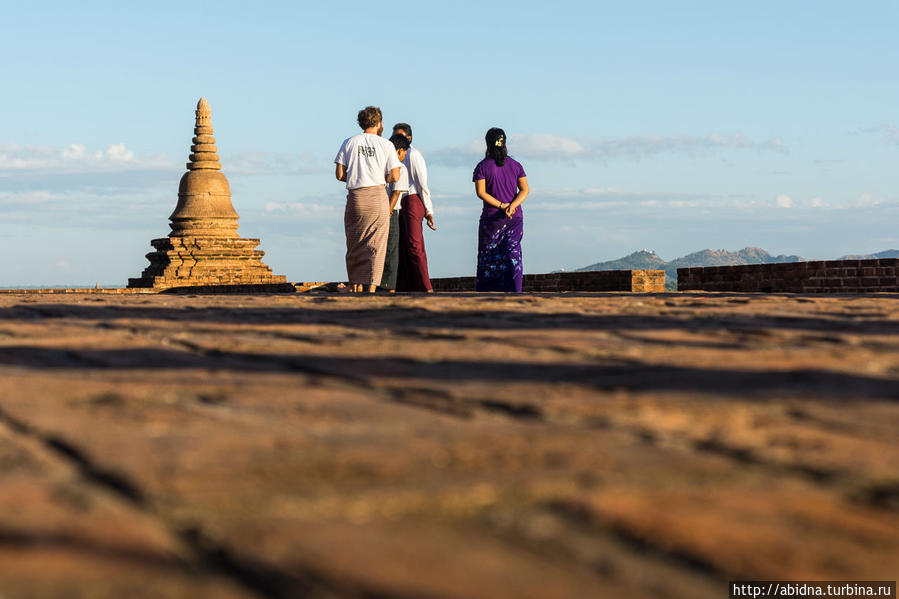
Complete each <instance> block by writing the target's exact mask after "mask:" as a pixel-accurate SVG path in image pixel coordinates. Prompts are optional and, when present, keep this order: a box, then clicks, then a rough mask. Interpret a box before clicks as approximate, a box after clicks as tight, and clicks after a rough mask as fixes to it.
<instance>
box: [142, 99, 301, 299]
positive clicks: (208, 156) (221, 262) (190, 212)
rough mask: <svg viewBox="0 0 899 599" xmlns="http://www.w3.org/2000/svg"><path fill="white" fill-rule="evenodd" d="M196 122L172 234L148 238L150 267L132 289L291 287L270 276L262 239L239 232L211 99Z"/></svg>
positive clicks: (199, 111)
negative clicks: (215, 133)
mask: <svg viewBox="0 0 899 599" xmlns="http://www.w3.org/2000/svg"><path fill="white" fill-rule="evenodd" d="M196 118H197V121H196V126H195V127H194V138H193V145H192V146H191V147H190V149H191V154H190V157H189V160H190V162H188V163H187V172H186V173H184V176H182V177H181V183H180V185H179V186H178V205H177V206H176V207H175V211H174V212H173V213H172V215H171V216H170V217H169V220H170V221H171V223H170V226H171V229H172V231H171V233H169V236H168V237H163V238H161V239H154V240H152V241H151V242H150V245H152V246H153V247H154V248H155V249H156V251H155V252H150V253H149V254H147V259H148V260H149V261H150V266H148V267H147V268H146V269H144V272H143V273H142V274H141V276H140V278H136V279H129V280H128V287H144V288H147V287H150V288H154V289H160V290H164V289H171V288H175V287H197V286H216V287H218V286H224V285H228V286H238V285H239V286H248V285H252V286H254V287H258V288H260V289H266V290H272V291H277V290H284V291H289V290H292V289H293V287H292V286H291V285H289V284H288V283H287V278H286V277H284V276H283V275H274V274H272V269H271V268H269V267H268V266H266V265H265V264H263V263H262V256H264V255H265V252H263V251H261V250H257V249H256V246H257V245H259V240H258V239H246V238H242V237H240V236H239V235H238V234H237V219H238V218H240V217H239V216H237V212H236V211H235V210H234V206H233V205H232V204H231V187H230V186H229V185H228V179H226V178H225V175H224V174H222V172H221V168H222V165H221V163H220V162H219V157H218V154H216V151H217V148H216V146H215V137H213V135H212V124H211V122H210V110H209V102H207V101H206V98H201V99H200V101H199V102H198V103H197V110H196Z"/></svg>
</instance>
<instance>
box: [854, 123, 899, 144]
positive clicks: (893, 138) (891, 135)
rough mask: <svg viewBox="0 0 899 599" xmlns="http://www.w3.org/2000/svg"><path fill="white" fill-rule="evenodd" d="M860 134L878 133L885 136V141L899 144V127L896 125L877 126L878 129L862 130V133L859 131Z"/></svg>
mask: <svg viewBox="0 0 899 599" xmlns="http://www.w3.org/2000/svg"><path fill="white" fill-rule="evenodd" d="M858 133H877V134H880V135H883V137H884V139H886V140H887V141H888V142H889V143H894V144H899V126H897V125H896V123H886V124H884V125H877V126H876V127H870V128H868V129H862V130H861V131H858Z"/></svg>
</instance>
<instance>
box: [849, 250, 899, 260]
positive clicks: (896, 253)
mask: <svg viewBox="0 0 899 599" xmlns="http://www.w3.org/2000/svg"><path fill="white" fill-rule="evenodd" d="M876 258H899V250H884V251H882V252H877V253H876V254H849V255H848V256H841V257H840V260H874V259H876Z"/></svg>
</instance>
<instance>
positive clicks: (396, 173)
mask: <svg viewBox="0 0 899 599" xmlns="http://www.w3.org/2000/svg"><path fill="white" fill-rule="evenodd" d="M399 180H400V167H396V168H392V169H390V171H389V172H388V173H387V182H388V183H396V182H397V181H399Z"/></svg>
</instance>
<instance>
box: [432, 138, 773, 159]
mask: <svg viewBox="0 0 899 599" xmlns="http://www.w3.org/2000/svg"><path fill="white" fill-rule="evenodd" d="M721 149H755V150H764V151H774V152H787V151H788V149H787V147H786V146H785V145H784V143H783V140H781V139H780V138H779V137H775V138H773V139H770V140H768V141H764V142H758V141H755V140H752V139H750V138H748V137H745V136H743V135H739V134H737V135H721V134H718V133H712V134H711V135H707V136H699V135H675V136H662V135H645V136H631V137H620V138H611V139H596V138H588V137H571V136H567V135H555V134H552V133H534V134H531V135H522V134H513V135H511V136H510V137H509V151H510V153H511V154H513V155H514V156H519V157H521V158H524V159H527V160H572V159H578V160H600V161H603V160H610V159H613V158H625V159H631V160H640V159H642V158H647V157H650V156H655V155H658V154H664V153H680V154H695V153H699V152H708V151H714V150H721ZM483 154H484V143H483V141H480V140H474V141H471V142H469V143H467V144H463V145H457V146H449V147H446V148H441V149H438V150H436V151H433V152H429V153H428V155H427V158H428V160H429V161H430V162H433V163H435V164H443V165H446V166H469V165H471V164H472V162H473V161H475V159H476V158H478V157H481V156H483Z"/></svg>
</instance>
